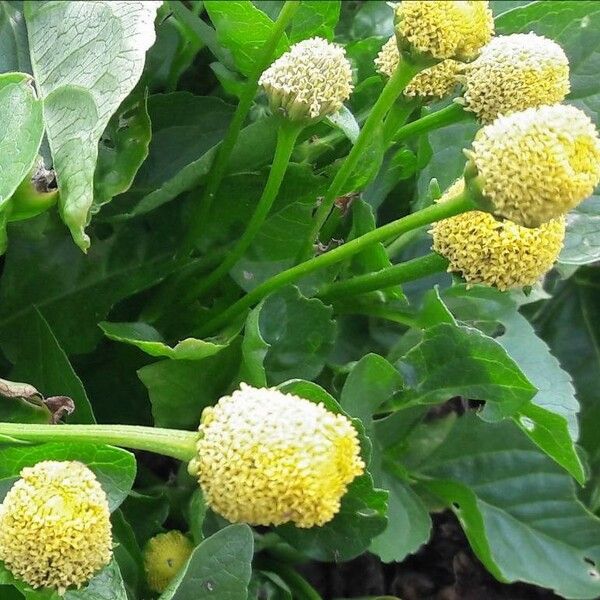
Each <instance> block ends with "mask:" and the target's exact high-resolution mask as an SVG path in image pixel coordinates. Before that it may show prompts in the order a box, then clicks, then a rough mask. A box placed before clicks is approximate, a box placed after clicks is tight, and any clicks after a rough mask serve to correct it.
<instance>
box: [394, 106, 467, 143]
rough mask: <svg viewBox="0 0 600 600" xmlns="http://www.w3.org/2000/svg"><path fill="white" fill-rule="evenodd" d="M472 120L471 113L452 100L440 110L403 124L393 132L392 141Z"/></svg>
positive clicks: (399, 140) (400, 140)
mask: <svg viewBox="0 0 600 600" xmlns="http://www.w3.org/2000/svg"><path fill="white" fill-rule="evenodd" d="M473 120H475V116H474V115H473V113H470V112H467V111H466V110H465V109H464V108H463V106H462V105H460V104H458V103H457V102H453V103H452V104H450V105H448V106H446V107H444V108H442V109H441V110H437V111H435V112H432V113H429V114H428V115H425V116H424V117H421V118H420V119H416V120H415V121H412V122H411V123H407V124H406V125H403V126H402V127H400V128H399V129H398V130H396V132H395V133H394V134H393V139H394V142H396V143H398V142H402V141H404V140H406V139H408V138H410V137H413V136H415V135H420V134H422V133H428V132H429V131H434V130H435V129H441V128H442V127H447V126H448V125H453V124H454V123H460V122H461V121H473Z"/></svg>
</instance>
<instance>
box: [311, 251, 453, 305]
mask: <svg viewBox="0 0 600 600" xmlns="http://www.w3.org/2000/svg"><path fill="white" fill-rule="evenodd" d="M447 267H448V261H447V260H446V259H445V258H444V257H443V256H440V255H439V254H436V253H431V254H426V255H425V256H421V257H419V258H415V259H413V260H409V261H406V262H403V263H400V264H398V265H393V266H392V267H387V268H386V269H381V271H376V272H374V273H366V274H365V275H358V276H357V277H353V278H352V279H347V280H346V281H338V282H335V283H331V284H329V285H326V286H325V287H324V288H323V289H322V290H321V291H320V292H319V294H318V296H319V297H320V298H321V299H322V300H325V301H327V302H329V301H331V300H336V299H338V298H347V297H348V296H356V295H358V294H366V293H368V292H374V291H375V290H383V289H385V288H389V287H392V286H394V285H398V284H400V283H406V282H407V281H414V280H415V279H421V278H422V277H426V276H427V275H433V274H434V273H439V272H441V271H444V270H445V269H446V268H447Z"/></svg>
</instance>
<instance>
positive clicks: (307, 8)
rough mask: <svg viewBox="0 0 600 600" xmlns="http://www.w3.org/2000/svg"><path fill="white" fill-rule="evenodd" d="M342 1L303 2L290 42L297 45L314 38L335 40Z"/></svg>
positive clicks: (308, 0) (293, 23) (320, 0)
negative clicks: (335, 30)
mask: <svg viewBox="0 0 600 600" xmlns="http://www.w3.org/2000/svg"><path fill="white" fill-rule="evenodd" d="M340 4H341V3H340V0H330V1H329V2H323V0H303V1H302V3H301V4H300V8H299V10H298V12H297V13H296V14H295V15H294V19H293V21H292V31H291V33H290V42H292V43H296V42H300V41H302V40H305V39H307V38H310V37H313V36H319V37H322V38H327V39H329V40H331V39H333V35H334V28H335V26H336V24H337V22H338V19H339V18H340Z"/></svg>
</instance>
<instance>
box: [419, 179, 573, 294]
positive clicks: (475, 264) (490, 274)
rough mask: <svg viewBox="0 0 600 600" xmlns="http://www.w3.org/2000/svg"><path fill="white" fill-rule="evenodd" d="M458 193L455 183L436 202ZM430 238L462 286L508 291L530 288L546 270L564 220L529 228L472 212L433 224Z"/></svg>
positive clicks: (559, 246)
mask: <svg viewBox="0 0 600 600" xmlns="http://www.w3.org/2000/svg"><path fill="white" fill-rule="evenodd" d="M463 189H464V180H463V179H460V180H459V181H457V182H456V183H454V184H453V185H452V186H450V188H449V189H448V191H447V192H446V193H445V194H444V195H443V196H442V197H441V198H440V202H444V201H445V200H447V199H448V198H452V197H454V196H456V195H457V194H458V193H460V192H462V190H463ZM430 233H431V234H432V236H433V250H435V251H436V252H437V253H438V254H441V255H442V256H444V257H445V258H447V259H448V262H449V263H450V264H449V266H448V271H449V272H454V273H459V274H460V275H462V277H463V278H464V279H465V281H466V282H467V284H468V285H474V284H477V283H480V284H483V285H488V286H492V287H496V288H498V289H500V290H508V289H511V288H518V287H524V286H529V285H533V284H535V283H536V282H537V281H538V280H539V279H540V278H541V277H542V276H543V275H544V274H545V273H547V272H548V271H549V270H550V269H551V268H552V265H553V264H554V263H555V262H556V259H557V258H558V255H559V253H560V251H561V249H562V245H563V240H564V237H565V219H564V217H560V218H558V219H554V220H552V221H549V222H548V223H544V224H543V225H541V226H540V227H535V228H529V227H521V226H520V225H517V224H516V223H513V222H512V221H507V220H497V219H496V218H495V217H494V216H493V215H491V214H490V213H486V212H480V211H478V210H473V211H470V212H466V213H462V214H460V215H457V216H455V217H450V218H449V219H444V220H443V221H438V222H437V223H435V224H434V225H433V226H432V227H431V229H430Z"/></svg>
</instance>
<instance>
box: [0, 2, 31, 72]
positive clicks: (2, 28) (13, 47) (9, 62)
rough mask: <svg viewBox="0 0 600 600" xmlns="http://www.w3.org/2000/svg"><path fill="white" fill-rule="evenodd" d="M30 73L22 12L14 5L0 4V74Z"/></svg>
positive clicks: (9, 3) (10, 3) (8, 3)
mask: <svg viewBox="0 0 600 600" xmlns="http://www.w3.org/2000/svg"><path fill="white" fill-rule="evenodd" d="M7 71H21V72H23V73H31V63H30V62H29V45H28V43H27V29H26V27H25V20H24V19H23V11H22V10H21V9H20V7H19V6H18V5H16V3H13V2H7V1H6V0H2V1H1V2H0V73H5V72H7Z"/></svg>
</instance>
